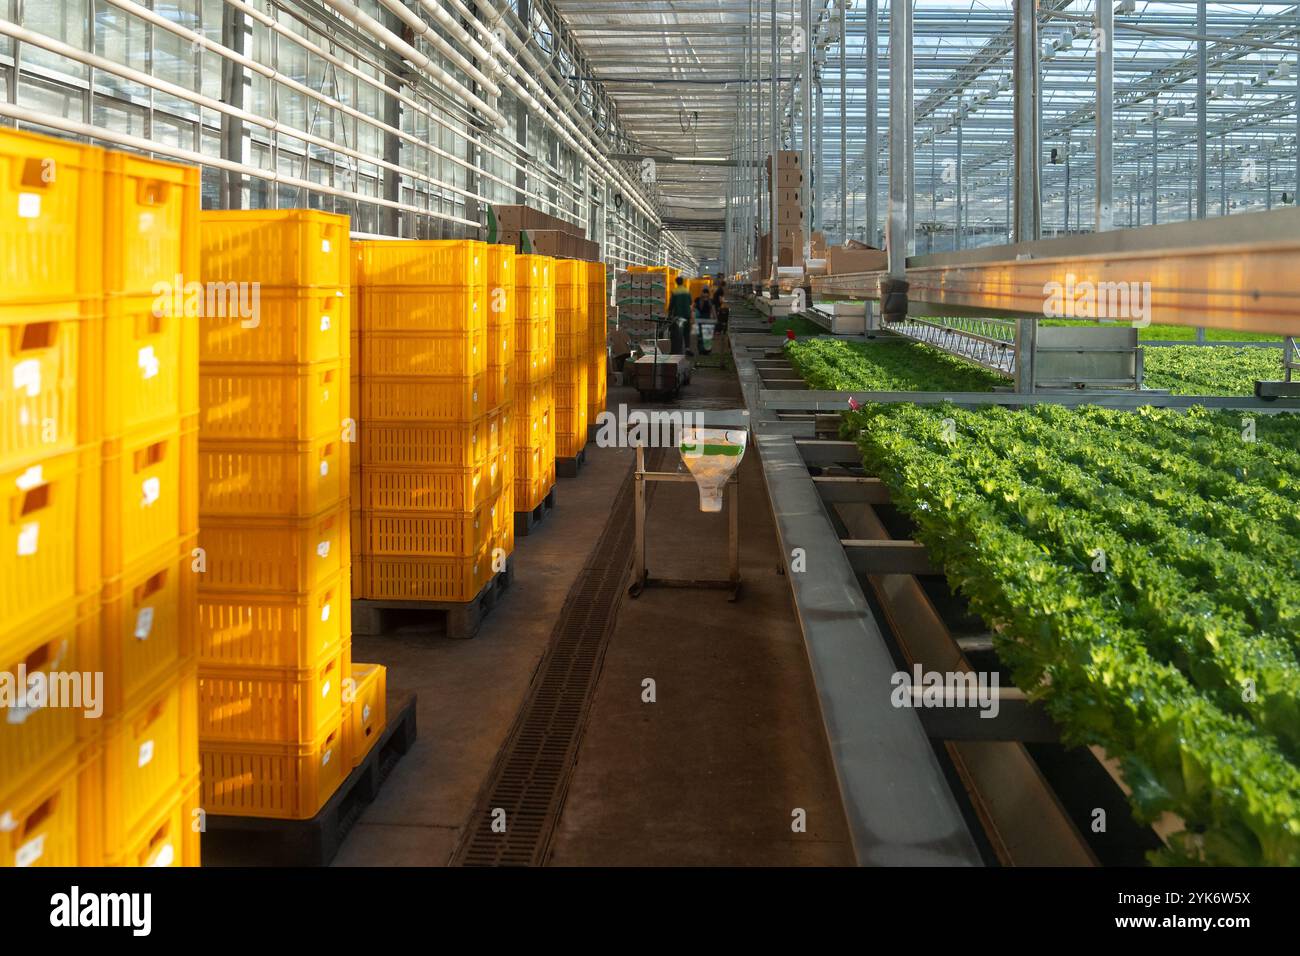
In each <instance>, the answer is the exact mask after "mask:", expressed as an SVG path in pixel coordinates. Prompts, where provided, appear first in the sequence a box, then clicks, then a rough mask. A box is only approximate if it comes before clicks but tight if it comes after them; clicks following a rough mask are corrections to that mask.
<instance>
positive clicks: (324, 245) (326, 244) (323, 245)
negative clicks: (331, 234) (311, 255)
mask: <svg viewBox="0 0 1300 956" xmlns="http://www.w3.org/2000/svg"><path fill="white" fill-rule="evenodd" d="M320 251H321V252H329V251H330V241H329V240H328V239H322V240H321V241H320Z"/></svg>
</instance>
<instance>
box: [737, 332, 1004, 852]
mask: <svg viewBox="0 0 1300 956" xmlns="http://www.w3.org/2000/svg"><path fill="white" fill-rule="evenodd" d="M777 344H779V340H778V339H776V338H775V337H773V336H769V335H748V334H744V333H738V332H736V333H733V334H732V336H731V349H732V355H733V358H734V360H735V364H736V372H737V376H738V377H739V380H740V386H741V390H742V392H743V394H744V398H745V404H746V407H748V409H749V410H750V415H751V430H752V434H753V436H754V447H755V449H756V450H757V452H758V455H759V459H760V462H761V464H762V468H761V471H762V474H763V479H764V482H765V484H766V485H767V490H768V496H769V498H770V500H771V502H772V513H773V518H774V520H775V524H776V530H777V537H778V539H779V542H780V546H781V553H782V555H783V556H784V561H785V570H786V575H787V579H788V580H789V582H790V589H791V592H792V595H793V599H794V607H795V612H796V614H797V616H798V619H799V626H800V628H801V630H802V632H803V637H804V645H805V648H806V650H807V653H808V661H809V665H810V667H811V669H812V674H813V680H814V683H815V684H816V688H817V696H818V700H819V703H820V706H821V712H822V722H823V724H824V726H825V730H826V739H827V743H828V745H829V748H830V753H831V760H832V762H833V763H834V766H835V774H836V778H837V780H838V782H839V787H840V796H841V800H842V802H843V805H844V811H845V816H846V818H847V821H848V826H849V833H850V836H851V839H852V842H853V849H854V854H855V856H856V859H857V861H858V863H859V864H861V865H892V866H899V865H930V866H933V865H954V866H978V865H980V863H981V862H982V861H981V857H980V854H979V850H978V848H977V846H976V844H975V841H974V840H973V839H972V837H971V835H970V833H969V831H968V830H967V827H966V823H965V820H964V818H963V815H962V812H961V809H960V807H959V806H958V804H957V801H956V798H955V797H954V796H953V794H952V791H951V789H950V788H949V786H948V784H947V781H946V779H945V777H944V772H943V768H942V767H941V766H940V764H939V761H938V758H937V757H936V756H935V754H934V751H933V750H932V749H931V746H930V741H929V736H928V735H927V733H926V730H925V728H924V726H923V725H922V723H921V720H920V718H919V716H918V712H917V711H916V710H914V709H906V708H897V707H894V706H892V705H891V703H890V700H889V691H890V689H891V685H890V679H891V677H892V675H893V674H894V673H895V671H896V670H897V668H896V665H895V663H894V659H893V656H892V653H891V651H890V648H889V645H888V642H887V641H886V638H885V636H884V634H883V633H882V632H881V631H880V628H879V626H878V625H877V623H876V620H875V617H874V616H873V615H872V613H871V609H870V607H869V606H868V604H867V601H866V597H865V596H864V595H863V593H862V587H861V585H860V584H859V582H858V577H857V574H856V573H855V572H854V570H853V567H852V565H851V564H850V563H849V560H848V557H847V556H846V555H845V552H844V548H843V547H842V546H841V544H840V535H839V534H838V533H837V532H836V530H835V529H834V528H833V527H832V526H831V523H830V521H829V519H828V518H827V516H826V511H825V509H824V507H823V506H822V504H821V499H820V496H819V494H818V491H817V488H816V487H815V486H814V484H813V481H812V477H811V476H810V475H809V474H808V469H807V467H806V466H805V465H804V462H803V457H802V455H801V454H800V452H799V449H798V447H797V446H796V444H795V439H794V437H792V436H791V435H790V434H788V433H786V432H787V429H788V428H789V425H788V423H784V422H781V421H780V420H779V419H778V418H777V417H776V415H775V413H774V412H773V411H770V410H767V409H764V408H763V405H762V402H761V401H760V398H759V394H760V392H761V390H762V380H761V378H760V375H759V371H758V368H757V367H756V366H755V364H754V360H753V357H752V355H751V349H757V350H758V351H759V354H762V353H763V352H764V351H765V350H766V349H767V348H769V347H772V346H774V345H777ZM804 427H805V428H806V429H807V432H808V433H811V430H812V424H811V423H807V424H806V425H805V426H804ZM801 554H802V555H805V556H807V560H809V561H811V562H813V563H812V564H810V565H809V567H815V569H816V573H808V572H806V571H804V570H802V568H800V569H798V570H796V567H795V560H796V558H797V556H798V555H801Z"/></svg>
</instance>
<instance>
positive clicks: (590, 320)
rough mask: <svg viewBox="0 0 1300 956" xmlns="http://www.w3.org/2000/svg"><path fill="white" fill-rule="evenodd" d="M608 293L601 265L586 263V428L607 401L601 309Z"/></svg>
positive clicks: (606, 364) (602, 409)
mask: <svg viewBox="0 0 1300 956" xmlns="http://www.w3.org/2000/svg"><path fill="white" fill-rule="evenodd" d="M608 301H609V291H608V290H607V289H606V287H605V264H604V263H603V262H588V263H587V339H588V343H587V358H588V364H587V424H588V426H591V427H594V426H595V425H596V424H597V419H598V418H599V416H600V413H601V412H603V411H605V404H606V402H607V401H608V398H609V394H608V387H609V382H608V374H607V373H608V367H609V359H608V357H607V356H608V348H607V347H606V342H605V340H606V336H607V334H608V332H607V329H606V319H605V306H606V304H607V303H608Z"/></svg>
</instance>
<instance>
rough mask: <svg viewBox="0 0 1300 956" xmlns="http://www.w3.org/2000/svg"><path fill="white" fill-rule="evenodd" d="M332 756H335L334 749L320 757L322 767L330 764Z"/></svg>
mask: <svg viewBox="0 0 1300 956" xmlns="http://www.w3.org/2000/svg"><path fill="white" fill-rule="evenodd" d="M332 756H334V748H333V747H331V748H330V749H329V750H327V751H325V752H324V753H323V754H321V755H320V765H321V766H322V767H323V766H325V765H326V764H327V763H329V762H330V757H332Z"/></svg>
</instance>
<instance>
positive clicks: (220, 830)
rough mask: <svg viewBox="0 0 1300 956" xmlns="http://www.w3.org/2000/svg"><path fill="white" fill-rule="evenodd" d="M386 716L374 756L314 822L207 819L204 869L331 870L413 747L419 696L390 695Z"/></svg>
mask: <svg viewBox="0 0 1300 956" xmlns="http://www.w3.org/2000/svg"><path fill="white" fill-rule="evenodd" d="M388 714H389V717H388V724H387V726H385V727H384V732H383V733H382V734H380V736H379V739H378V740H377V741H376V742H375V745H374V746H373V747H371V748H370V752H369V753H368V754H366V756H365V757H364V758H363V759H362V761H361V763H360V764H359V765H358V766H356V767H354V768H353V769H352V773H350V774H348V777H347V779H346V780H344V781H343V783H342V784H341V785H340V786H339V788H338V790H336V791H334V795H333V796H332V797H330V798H329V800H328V801H327V802H326V803H325V806H323V807H321V809H320V812H319V813H317V814H316V816H314V817H312V818H311V819H310V820H270V819H266V818H263V817H225V816H215V815H213V814H209V815H208V817H207V820H206V829H205V831H204V833H203V838H202V841H201V847H202V857H203V865H204V866H329V865H330V863H331V862H332V861H333V859H334V857H335V856H336V855H337V854H338V852H339V847H341V846H342V845H343V840H344V839H345V838H346V837H347V835H348V831H350V830H351V829H352V826H353V824H355V823H356V822H357V820H358V819H359V818H360V816H361V813H362V811H363V810H365V808H366V807H367V806H368V805H369V804H370V803H372V802H374V799H375V798H376V797H377V796H378V795H379V788H380V787H382V786H383V783H384V781H385V780H386V779H388V775H389V774H390V773H391V772H392V770H393V767H395V766H396V765H397V761H399V760H400V759H402V756H403V755H404V754H405V753H407V752H408V751H409V750H410V749H411V747H412V745H413V744H414V743H415V694H413V693H412V692H410V691H389V694H388Z"/></svg>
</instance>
